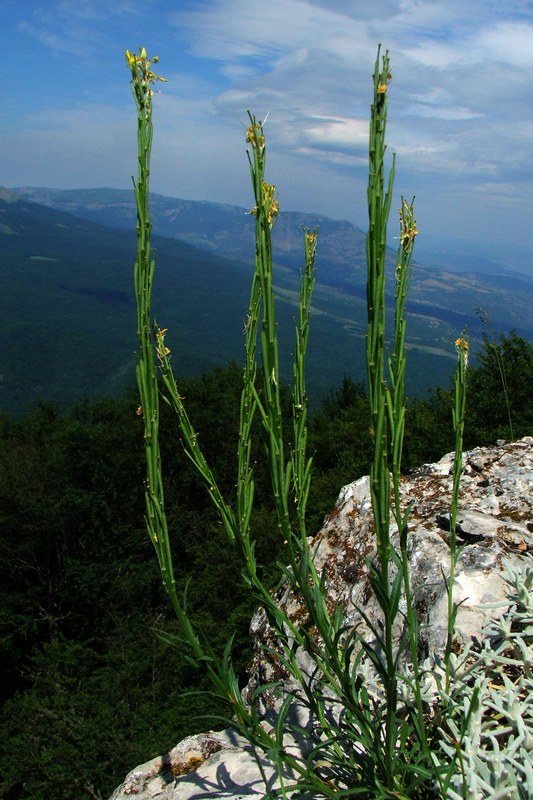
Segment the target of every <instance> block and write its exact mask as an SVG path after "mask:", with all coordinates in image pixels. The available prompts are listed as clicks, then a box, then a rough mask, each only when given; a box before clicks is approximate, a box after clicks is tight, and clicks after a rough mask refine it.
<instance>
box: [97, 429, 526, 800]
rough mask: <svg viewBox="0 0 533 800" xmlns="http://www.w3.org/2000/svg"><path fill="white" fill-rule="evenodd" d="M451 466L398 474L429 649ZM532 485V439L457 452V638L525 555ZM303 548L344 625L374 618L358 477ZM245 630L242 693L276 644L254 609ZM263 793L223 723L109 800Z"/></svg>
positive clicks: (444, 571) (444, 462)
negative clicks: (506, 569) (248, 637)
mask: <svg viewBox="0 0 533 800" xmlns="http://www.w3.org/2000/svg"><path fill="white" fill-rule="evenodd" d="M452 466H453V454H448V455H446V456H445V457H444V458H443V459H441V461H439V462H438V463H437V464H431V465H425V466H424V467H421V468H420V469H418V470H416V471H415V472H413V473H412V474H411V475H408V476H406V477H405V478H404V479H403V481H402V502H403V503H404V505H405V507H407V505H409V504H412V511H411V515H410V524H409V570H410V577H411V585H412V588H413V593H414V603H415V607H416V609H417V613H418V616H419V620H420V624H421V632H420V647H421V651H422V652H423V654H425V655H429V656H431V655H432V654H433V653H437V652H439V651H442V646H443V643H444V641H445V637H446V630H447V617H446V615H447V596H446V580H447V578H448V576H449V565H450V548H449V529H450V497H451V486H452ZM532 487H533V437H526V438H525V439H522V440H520V441H518V442H514V443H509V444H507V443H503V442H499V443H498V445H497V446H494V447H489V448H476V449H475V450H472V451H470V452H468V453H465V454H464V464H463V478H462V483H461V492H460V500H459V513H458V519H457V522H458V526H457V531H458V542H459V544H460V545H461V551H460V554H459V558H458V562H457V570H456V579H455V584H454V600H455V601H456V602H457V603H460V605H459V610H458V615H457V624H456V641H457V644H458V645H461V644H464V643H466V642H467V641H469V640H470V639H471V638H477V639H479V638H481V637H482V628H483V626H484V624H485V623H486V622H487V621H488V619H489V618H490V616H491V615H493V614H495V613H496V612H495V611H494V609H490V608H487V607H484V606H486V604H489V603H495V602H498V601H501V600H505V583H504V581H503V578H502V577H501V572H502V567H503V564H504V562H507V563H511V564H512V565H515V566H518V567H519V566H520V565H521V564H523V562H524V559H530V558H531V555H532V554H533V497H532V494H533V492H532ZM312 547H313V550H314V553H315V562H316V565H317V567H318V570H319V572H320V571H321V570H322V569H324V570H325V571H326V575H327V584H326V585H327V592H328V598H329V599H330V600H331V602H332V604H333V605H339V604H340V605H342V607H343V610H344V617H345V621H346V623H347V624H349V625H353V624H358V623H360V622H361V617H360V615H359V613H358V611H357V609H358V608H361V609H363V610H364V612H365V614H367V615H368V617H369V619H370V620H372V621H376V620H378V619H379V608H378V606H377V603H376V601H375V600H374V598H373V596H372V593H371V591H370V586H369V580H368V565H367V563H368V562H367V560H368V559H369V558H372V557H373V555H374V552H375V551H374V533H373V524H372V514H371V505H370V495H369V484H368V478H367V477H365V478H361V479H360V480H358V481H356V482H355V483H352V484H350V485H348V486H345V487H344V488H343V489H342V491H341V493H340V495H339V499H338V501H337V504H336V506H335V509H334V510H333V512H332V513H331V514H330V516H329V517H328V518H327V519H326V521H325V523H324V526H323V528H322V530H321V531H320V532H319V533H318V535H317V536H316V537H315V538H314V539H313V540H312ZM279 601H280V603H281V605H283V606H284V607H285V609H286V610H287V612H288V613H289V615H290V616H291V617H293V618H295V619H301V617H302V614H304V613H305V612H304V611H303V610H302V608H301V607H300V606H299V603H298V600H297V599H296V598H295V597H294V596H293V595H292V594H291V592H289V591H287V590H284V589H283V587H282V588H281V590H280V592H279ZM396 633H397V637H400V636H401V634H402V623H401V621H399V624H398V630H397V631H396ZM251 634H252V637H253V641H254V646H255V648H256V655H255V657H254V660H253V663H252V665H251V669H250V683H249V691H248V695H249V696H250V697H251V694H252V692H253V689H254V688H255V687H256V686H257V685H258V684H260V683H262V682H264V681H268V680H269V679H270V678H271V676H272V670H273V667H272V665H271V663H270V662H269V660H268V659H267V658H266V657H265V655H264V652H263V649H262V647H263V645H265V644H268V645H269V646H272V645H273V644H274V645H275V640H274V639H273V635H272V631H271V630H270V629H269V626H268V624H267V622H266V619H265V616H264V614H263V613H262V612H261V611H259V612H258V613H257V614H256V615H255V616H254V618H253V620H252V624H251ZM245 696H246V694H245ZM264 768H265V771H266V775H267V778H268V779H269V780H271V781H274V780H275V775H274V770H273V768H272V765H269V764H268V762H267V761H265V762H264ZM264 793H265V790H264V784H263V782H262V780H261V779H260V773H259V770H258V767H257V765H256V763H255V760H254V757H253V754H252V753H251V752H250V750H249V749H248V747H247V745H246V743H245V742H244V741H242V740H240V739H239V738H238V737H236V736H235V734H233V733H232V732H231V731H223V732H220V733H213V732H211V733H207V734H201V735H199V736H195V737H189V738H188V739H185V740H184V741H183V742H181V743H180V744H179V745H178V746H177V747H176V748H174V749H173V750H172V751H171V752H170V753H168V754H166V755H165V756H163V757H161V758H158V759H154V760H153V761H150V762H148V763H147V764H144V765H142V766H141V767H138V768H137V769H135V770H133V772H131V773H130V774H129V775H128V777H127V778H126V781H125V783H124V784H123V785H122V786H121V787H119V788H118V789H117V790H116V792H115V793H114V794H113V796H112V798H111V800H126V798H128V797H131V796H138V797H142V798H143V800H145V799H146V800H147V799H148V798H152V797H157V798H159V799H160V800H200V798H232V800H239V799H240V798H245V797H254V796H256V797H261V796H263V795H264Z"/></svg>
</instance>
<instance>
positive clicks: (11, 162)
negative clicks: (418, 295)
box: [0, 0, 533, 274]
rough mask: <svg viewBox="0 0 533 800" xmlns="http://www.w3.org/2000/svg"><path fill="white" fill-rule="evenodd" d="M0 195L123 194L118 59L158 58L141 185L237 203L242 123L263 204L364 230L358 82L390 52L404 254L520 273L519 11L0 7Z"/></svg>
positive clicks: (357, 2)
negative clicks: (261, 131)
mask: <svg viewBox="0 0 533 800" xmlns="http://www.w3.org/2000/svg"><path fill="white" fill-rule="evenodd" d="M0 30H1V31H2V53H3V59H4V65H5V66H4V79H3V89H2V95H3V102H2V104H1V107H0V142H1V145H2V155H3V159H2V160H3V163H2V171H1V174H0V184H2V185H5V186H8V187H16V186H51V187H56V188H78V187H87V188H89V187H96V186H111V187H117V188H129V187H130V186H131V174H132V173H133V172H134V171H135V126H136V121H135V108H134V104H133V99H132V97H131V94H130V89H129V72H128V68H127V65H126V63H125V60H124V51H125V49H126V48H128V49H130V50H137V49H138V48H139V47H140V46H141V45H144V46H146V48H147V49H148V52H149V53H150V54H151V55H155V54H157V55H159V57H160V63H159V65H158V71H159V72H160V74H162V75H164V76H166V77H167V78H168V83H166V84H164V85H161V93H160V94H158V95H157V96H156V97H155V115H154V122H155V126H156V131H155V141H154V154H153V162H152V163H153V168H152V190H153V191H157V192H160V193H162V194H166V195H169V196H174V197H184V198H189V199H196V200H213V201H216V202H224V203H229V204H233V205H242V206H244V207H248V206H250V205H251V190H250V187H249V178H248V167H247V162H246V157H245V144H244V136H245V126H246V110H247V109H251V110H252V111H254V112H255V114H256V115H257V116H258V117H259V118H263V119H264V118H265V116H266V115H267V114H268V121H267V126H266V132H267V136H268V145H269V173H268V178H269V180H270V182H272V183H275V184H276V186H277V188H278V190H279V193H280V201H281V206H282V209H283V208H286V209H288V210H302V211H309V212H316V213H320V214H326V215H328V216H331V217H334V218H337V219H349V220H351V221H352V222H355V223H356V224H358V225H360V226H361V227H363V228H364V227H365V225H366V207H365V187H366V164H367V131H368V113H369V105H370V101H371V74H372V70H373V65H374V59H375V55H376V50H377V45H378V43H381V44H382V46H383V48H387V49H388V50H389V52H390V57H391V64H392V73H393V80H392V83H391V85H390V88H389V93H390V94H389V128H388V141H389V149H390V152H392V151H394V152H396V154H397V174H396V192H397V195H398V199H397V205H399V197H400V194H403V195H405V196H407V197H409V198H410V197H411V196H412V195H416V204H415V205H416V212H417V213H416V215H417V220H418V227H419V229H420V232H421V235H420V237H419V238H418V241H417V246H418V248H419V252H423V251H424V249H425V248H426V249H428V248H431V247H437V246H438V245H439V244H440V245H441V246H444V247H445V248H447V247H450V248H452V247H455V248H457V247H458V246H459V244H460V245H461V247H463V248H464V252H465V253H468V252H469V248H471V249H472V251H473V252H474V251H475V248H477V247H482V248H483V249H484V251H485V252H486V253H489V254H491V255H493V256H494V258H495V259H497V260H502V259H504V260H505V261H506V263H507V265H508V266H510V267H512V268H520V269H523V270H529V271H530V272H531V274H533V258H531V255H532V254H533V2H532V0H505V2H502V0H497V2H493V0H381V2H379V3H377V2H375V0H269V2H259V0H173V1H172V0H112V2H111V1H110V0H105V1H104V0H25V2H19V1H17V0H3V2H2V3H1V5H0Z"/></svg>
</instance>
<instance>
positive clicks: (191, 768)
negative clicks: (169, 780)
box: [171, 756, 207, 778]
mask: <svg viewBox="0 0 533 800" xmlns="http://www.w3.org/2000/svg"><path fill="white" fill-rule="evenodd" d="M206 758H207V756H191V757H190V758H189V759H188V760H187V761H182V762H181V763H179V764H173V765H172V769H171V772H172V777H173V778H179V777H180V776H181V775H188V774H189V772H195V771H196V770H197V769H198V767H201V766H202V764H203V763H204V761H205V760H206Z"/></svg>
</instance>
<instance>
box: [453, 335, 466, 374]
mask: <svg viewBox="0 0 533 800" xmlns="http://www.w3.org/2000/svg"><path fill="white" fill-rule="evenodd" d="M468 348H469V342H468V337H467V336H459V338H458V339H456V340H455V349H456V350H457V356H458V358H462V359H463V363H464V365H465V367H466V366H468Z"/></svg>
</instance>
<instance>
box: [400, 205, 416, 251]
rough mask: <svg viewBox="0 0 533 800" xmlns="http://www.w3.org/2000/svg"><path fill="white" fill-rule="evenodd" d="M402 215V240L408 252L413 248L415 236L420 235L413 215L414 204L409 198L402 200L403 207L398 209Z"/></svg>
mask: <svg viewBox="0 0 533 800" xmlns="http://www.w3.org/2000/svg"><path fill="white" fill-rule="evenodd" d="M398 213H399V215H400V242H401V244H402V247H403V249H404V250H405V251H406V252H408V253H409V252H411V250H412V249H413V244H414V239H415V236H418V228H417V227H416V220H415V218H414V215H413V204H412V203H409V202H408V201H407V200H403V201H402V207H401V208H400V209H399V211H398Z"/></svg>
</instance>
